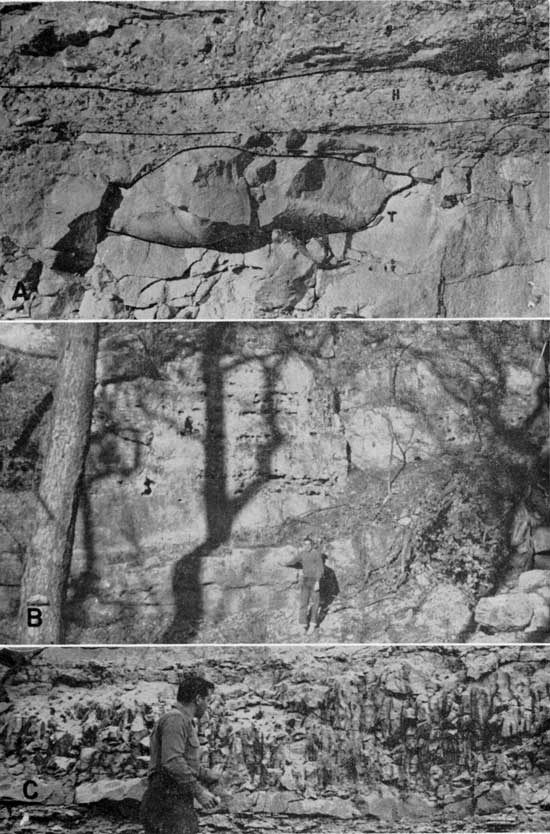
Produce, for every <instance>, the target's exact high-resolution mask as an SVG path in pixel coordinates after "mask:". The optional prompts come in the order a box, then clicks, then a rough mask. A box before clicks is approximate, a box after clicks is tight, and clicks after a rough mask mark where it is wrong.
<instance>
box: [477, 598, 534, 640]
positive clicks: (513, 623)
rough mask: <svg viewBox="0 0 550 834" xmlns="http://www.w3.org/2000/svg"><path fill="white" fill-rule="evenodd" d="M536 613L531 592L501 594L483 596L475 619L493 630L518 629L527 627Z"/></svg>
mask: <svg viewBox="0 0 550 834" xmlns="http://www.w3.org/2000/svg"><path fill="white" fill-rule="evenodd" d="M533 613H534V605H533V598H532V595H531V594H526V593H512V594H499V595H497V596H495V597H483V598H482V599H480V600H479V602H478V604H477V606H476V609H475V620H476V622H477V623H478V624H479V625H480V626H483V627H484V628H489V629H491V630H493V631H516V630H517V629H523V628H526V627H527V626H528V625H529V623H530V622H531V619H532V617H533Z"/></svg>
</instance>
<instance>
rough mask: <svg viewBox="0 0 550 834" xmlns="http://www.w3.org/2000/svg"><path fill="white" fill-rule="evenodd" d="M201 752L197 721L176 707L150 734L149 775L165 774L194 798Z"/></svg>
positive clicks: (166, 714)
mask: <svg viewBox="0 0 550 834" xmlns="http://www.w3.org/2000/svg"><path fill="white" fill-rule="evenodd" d="M200 752H201V751H200V744H199V737H198V735H197V730H196V728H195V724H194V721H193V719H192V718H191V717H190V716H189V715H187V713H186V712H185V710H184V709H183V708H182V707H181V706H180V705H179V704H176V705H175V706H174V707H173V708H172V709H171V710H170V711H169V712H166V713H165V714H164V715H163V716H161V718H160V719H159V720H158V722H157V724H156V725H155V728H154V730H153V732H152V734H151V746H150V753H151V761H150V763H149V775H151V774H153V773H160V772H162V771H164V772H166V773H168V774H169V775H170V776H171V777H172V779H174V781H175V782H177V784H178V785H180V787H182V788H184V789H187V790H189V791H191V792H192V793H193V794H195V793H196V791H197V789H198V788H199V783H198V781H197V780H198V779H199V778H200V776H201V766H200Z"/></svg>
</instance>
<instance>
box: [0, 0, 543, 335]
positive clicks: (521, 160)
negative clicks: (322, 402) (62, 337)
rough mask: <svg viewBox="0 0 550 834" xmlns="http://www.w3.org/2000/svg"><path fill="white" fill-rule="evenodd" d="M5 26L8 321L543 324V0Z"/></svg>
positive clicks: (58, 9)
mask: <svg viewBox="0 0 550 834" xmlns="http://www.w3.org/2000/svg"><path fill="white" fill-rule="evenodd" d="M3 13H4V15H3V42H2V46H1V57H2V60H3V71H2V78H1V82H0V90H1V91H2V99H1V103H0V124H1V126H2V137H3V138H2V148H1V151H0V173H1V180H0V181H1V182H2V185H1V191H0V195H1V196H0V200H1V203H2V219H1V228H0V237H1V251H2V255H1V258H2V261H1V263H2V269H1V273H0V299H1V305H2V307H1V313H2V314H3V315H4V316H5V317H10V318H13V317H29V316H30V317H32V318H48V317H59V316H63V317H73V316H81V317H85V318H88V317H100V318H147V319H152V318H162V319H166V318H185V319H187V318H191V319H194V318H236V317H237V318H240V317H244V318H251V317H255V318H264V317H266V318H269V317H274V316H294V317H300V318H303V317H316V318H318V317H338V316H359V317H366V318H369V317H393V316H395V317H415V316H441V317H445V316H452V317H477V316H503V317H504V316H533V315H535V316H545V315H547V314H548V311H549V306H548V305H549V296H548V282H547V271H546V266H545V264H546V260H547V243H546V241H547V236H546V221H547V216H548V199H547V195H548V176H547V174H548V167H547V166H548V161H547V151H548V138H547V133H546V120H547V116H548V104H547V79H546V76H545V72H544V70H545V67H546V64H547V23H548V9H547V6H546V4H545V3H541V2H537V0H523V2H522V3H521V4H520V5H519V6H518V5H517V4H515V3H514V2H512V0H503V2H496V1H495V2H489V3H486V4H482V5H481V6H480V4H479V3H476V2H474V1H473V0H469V1H468V2H467V3H460V2H458V0H456V2H454V0H453V2H451V3H449V2H434V3H429V4H411V3H407V2H402V3H398V4H397V5H396V4H395V3H391V4H390V3H389V2H386V0H376V2H369V3H362V2H345V3H338V4H327V3H323V2H320V3H312V2H309V3H307V4H305V3H304V4H299V3H298V4H296V3H293V4H286V3H267V4H265V3H259V2H252V3H238V2H237V3H235V2H227V0H222V1H221V2H220V3H216V4H214V5H213V4H206V3H204V4H202V3H198V2H188V3H184V2H178V3H162V2H160V3H154V4H148V3H147V2H145V3H140V4H139V5H137V4H132V3H128V4H124V5H116V4H110V3H96V2H90V3H76V2H74V3H69V4H67V3H55V2H54V3H48V4H40V3H38V4H29V5H28V6H26V5H23V4H12V5H9V4H8V5H6V6H5V7H4V9H3Z"/></svg>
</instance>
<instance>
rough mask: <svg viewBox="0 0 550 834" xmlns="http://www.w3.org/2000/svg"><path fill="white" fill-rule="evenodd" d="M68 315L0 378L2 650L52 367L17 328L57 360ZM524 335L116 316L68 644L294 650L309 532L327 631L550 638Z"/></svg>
mask: <svg viewBox="0 0 550 834" xmlns="http://www.w3.org/2000/svg"><path fill="white" fill-rule="evenodd" d="M62 326H63V325H52V326H48V325H38V326H33V325H29V324H24V325H23V324H21V325H20V324H16V323H5V324H4V328H3V332H5V334H6V344H7V345H8V346H11V350H8V351H6V356H7V357H8V358H10V357H12V356H18V364H17V365H16V366H15V370H14V371H13V373H14V376H15V378H14V379H13V381H11V382H7V383H5V384H4V385H3V392H4V391H5V394H3V396H4V402H5V421H4V424H3V438H2V446H1V449H2V450H3V453H4V457H3V469H2V472H3V475H2V477H3V481H2V483H3V491H2V516H1V520H2V525H0V549H1V551H2V555H1V567H2V571H1V573H2V584H1V585H0V591H1V593H2V598H3V600H4V602H5V612H6V614H5V617H4V618H3V619H2V620H1V621H0V623H1V628H2V629H3V631H2V634H3V639H4V640H6V641H10V639H11V640H13V639H14V631H13V629H14V626H15V619H14V615H15V611H16V606H17V599H18V593H19V590H18V586H19V579H20V575H21V564H22V558H23V554H24V548H25V542H26V541H27V540H28V537H29V535H30V533H31V532H32V518H33V502H34V500H35V499H34V496H33V492H32V488H33V487H34V486H35V485H36V482H37V479H38V477H39V474H40V460H41V453H40V449H41V447H42V448H44V445H45V444H46V443H47V442H48V440H47V438H48V430H47V415H48V413H49V412H48V407H49V405H50V404H51V386H52V384H53V381H54V373H55V364H54V361H53V359H51V358H48V356H45V357H44V358H41V359H37V358H36V357H35V355H33V356H30V357H25V355H24V354H23V353H21V352H19V353H17V352H16V350H15V349H16V348H17V344H18V342H17V339H16V338H15V336H16V332H17V331H18V330H19V332H20V333H21V334H22V336H23V341H24V342H25V343H28V344H29V345H34V346H35V347H34V350H35V353H36V351H38V350H39V349H40V348H39V346H40V345H43V346H44V347H43V350H45V351H46V352H49V351H50V350H51V345H52V344H53V345H55V340H54V339H53V338H48V337H47V333H50V337H51V334H52V333H53V334H55V331H56V328H57V327H62ZM35 331H37V332H38V333H39V334H40V333H42V335H41V337H37V336H34V335H33V333H34V332H35ZM530 332H531V328H530V327H529V326H528V325H527V323H521V322H516V323H496V322H495V323H489V322H485V323H482V324H477V323H456V322H455V323H446V322H439V323H429V322H425V323H422V324H417V323H407V324H406V323H401V324H396V323H370V324H366V323H350V322H348V323H347V324H345V325H344V324H342V323H340V324H336V323H334V322H333V323H330V322H325V323H316V324H309V325H307V327H305V328H304V326H303V325H302V326H300V325H298V324H296V325H292V324H289V323H287V324H285V325H281V324H277V325H275V324H267V323H265V324H261V323H257V324H252V323H250V324H244V323H243V324H229V323H219V324H208V325H207V324H199V323H196V324H194V325H192V326H189V327H188V328H183V329H182V328H181V325H179V324H177V323H174V324H170V323H165V324H159V323H156V324H154V325H145V324H124V323H119V324H117V325H115V324H108V325H105V326H104V327H103V328H102V338H101V349H100V355H99V363H98V371H97V378H98V384H97V387H96V392H95V408H94V415H93V423H92V437H91V445H90V452H89V456H88V462H87V477H86V483H85V489H84V490H83V492H82V494H81V499H80V513H79V519H78V523H77V536H76V546H75V552H74V555H73V570H72V580H71V585H70V589H69V599H68V607H67V610H66V616H67V622H68V625H69V628H68V632H67V639H69V640H70V641H71V642H82V641H83V642H96V641H97V642H121V641H129V640H130V641H132V642H150V641H152V640H153V641H159V642H163V641H166V640H168V641H169V642H173V641H175V642H186V641H188V640H193V639H197V640H200V641H206V642H218V641H222V642H232V641H234V642H243V641H245V642H264V641H265V642H278V641H288V640H291V641H301V640H303V639H304V631H303V629H302V628H301V627H299V626H298V622H297V621H298V601H299V583H300V571H299V567H300V564H301V549H302V547H303V543H304V539H305V537H306V535H307V534H312V535H313V536H314V538H315V539H316V540H317V542H318V546H319V547H320V548H322V549H323V551H324V552H325V553H326V554H327V555H328V563H327V564H328V566H329V567H330V570H331V571H332V574H327V581H328V580H330V582H329V583H328V585H327V595H328V596H327V601H328V597H331V600H330V607H329V610H328V612H327V616H326V617H325V618H324V620H323V622H322V624H321V628H320V637H321V639H325V640H326V639H329V640H330V639H332V640H336V641H340V640H344V641H349V640H351V641H357V640H373V641H381V642H386V641H390V642H392V641H396V642H403V641H404V642H409V641H420V642H422V641H430V642H431V641H443V642H447V641H453V642H454V641H456V640H462V639H479V638H481V639H487V638H488V639H492V638H493V636H494V634H499V633H501V632H503V631H504V630H507V637H508V639H516V638H518V639H526V640H528V639H533V637H534V635H535V634H539V635H540V634H547V633H548V628H549V625H550V623H549V621H548V619H549V613H550V612H549V611H548V607H547V603H548V600H547V596H546V591H547V588H546V585H547V574H548V568H549V567H550V565H548V564H546V565H544V564H543V563H542V562H540V561H539V562H538V563H536V562H535V561H534V560H536V559H539V560H540V559H542V558H543V557H542V555H540V556H535V551H537V550H539V551H540V550H541V548H542V546H543V544H544V541H543V538H540V537H541V536H542V533H543V532H544V530H545V529H547V527H545V526H544V525H545V524H546V525H548V523H549V521H550V520H549V519H548V518H547V515H548V501H547V493H546V490H547V484H548V462H547V459H546V458H545V457H544V454H543V446H544V443H545V442H546V440H547V435H548V412H547V407H546V405H545V403H544V401H543V400H544V398H543V399H542V400H541V399H540V396H539V395H540V391H539V388H540V385H541V380H542V376H541V373H542V372H541V368H542V365H543V364H544V362H543V363H542V365H541V363H540V362H539V359H540V356H541V353H540V344H539V342H538V341H537V340H536V339H535V341H534V342H533V341H531V337H530V335H529V334H530ZM10 334H11V335H10ZM539 335H540V334H539ZM537 338H538V337H537ZM541 338H544V336H542V337H541ZM10 361H11V360H10ZM543 376H544V374H543ZM29 392H31V393H30V394H29ZM48 396H50V400H48ZM29 520H31V521H29ZM514 531H515V532H514ZM537 531H539V532H537ZM537 536H539V538H540V542H539V540H538V539H536V537H537ZM535 539H536V541H537V542H538V543H537V544H536V547H533V541H534V540H535ZM541 542H542V544H541ZM533 569H536V570H535V573H534V574H533V572H532V570H533ZM335 581H336V583H337V586H339V594H337V595H335V590H336V586H335V585H334V582H335ZM331 583H332V584H331ZM518 583H519V584H518ZM330 587H332V588H333V590H332V591H330V592H329V588H330ZM508 593H513V594H514V598H513V600H512V602H514V605H509V604H508V603H509V602H510V601H511V600H510V599H508V598H507V597H506V596H502V595H503V594H508ZM487 598H488V599H487ZM515 603H517V605H516V604H515ZM474 613H475V617H474ZM503 618H504V619H505V620H506V624H504V622H503ZM476 621H477V626H476ZM510 629H513V630H512V631H511V630H510ZM308 639H314V640H315V639H317V637H315V636H312V637H311V638H309V637H308ZM545 639H546V638H545Z"/></svg>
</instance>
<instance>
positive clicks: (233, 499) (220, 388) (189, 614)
mask: <svg viewBox="0 0 550 834" xmlns="http://www.w3.org/2000/svg"><path fill="white" fill-rule="evenodd" d="M234 329H235V325H234V324H233V323H225V322H224V323H216V324H212V325H210V327H209V333H208V338H207V339H206V341H205V344H204V348H203V353H202V360H201V368H202V377H203V380H204V385H205V419H206V430H205V438H204V455H205V467H204V485H203V497H204V507H205V514H206V529H207V533H206V538H205V541H204V542H202V543H201V544H200V545H199V546H198V547H196V548H194V549H193V550H192V551H191V552H190V553H187V554H185V555H184V556H183V557H182V558H181V559H180V560H179V561H178V562H177V563H176V565H175V566H174V570H173V576H172V589H173V594H174V607H175V610H174V617H173V621H172V623H171V624H170V625H169V626H168V627H167V629H166V630H165V632H164V634H163V641H166V642H186V641H188V640H190V639H192V638H193V637H194V636H195V635H196V633H197V631H198V627H199V623H200V621H201V619H202V616H203V614H204V602H203V594H202V587H201V572H202V566H203V562H204V560H205V559H206V558H208V557H209V556H210V555H211V554H212V553H213V551H215V550H216V548H218V547H219V546H220V545H222V544H224V543H225V542H227V541H228V539H229V537H230V535H231V532H232V529H233V523H234V521H235V519H236V517H237V515H238V514H239V512H240V511H241V510H242V509H243V508H244V507H245V506H246V505H247V504H248V503H249V502H250V501H251V500H252V499H253V498H254V496H255V495H256V494H257V493H258V492H259V490H260V489H261V487H262V486H263V485H264V484H265V483H266V482H267V481H268V480H269V479H270V478H271V477H272V472H271V461H272V457H273V454H274V452H275V451H276V449H277V448H278V447H279V446H280V444H281V443H282V441H283V439H284V435H283V434H282V433H281V431H280V429H279V427H278V424H277V406H276V402H275V390H276V382H277V378H278V374H279V369H280V365H281V362H282V359H283V356H284V353H282V354H278V355H273V354H272V355H271V356H270V357H263V358H262V359H261V365H262V372H263V385H262V391H261V394H260V397H261V413H262V415H263V417H264V419H265V422H266V435H267V438H266V440H265V441H263V442H261V443H260V444H259V445H258V446H257V447H256V450H255V463H256V467H255V470H256V474H255V475H254V476H253V478H252V479H251V480H250V482H249V483H248V484H247V485H246V486H245V487H243V488H242V489H241V490H239V491H236V493H235V494H234V495H230V492H229V485H228V473H227V468H226V449H227V437H226V426H225V396H224V380H225V373H226V369H225V367H224V364H223V357H224V354H225V344H224V342H225V339H226V338H231V336H233V334H234ZM246 361H249V360H248V359H243V360H242V362H246ZM239 364H240V363H239ZM232 367H236V365H235V364H234V365H233V366H232Z"/></svg>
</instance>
